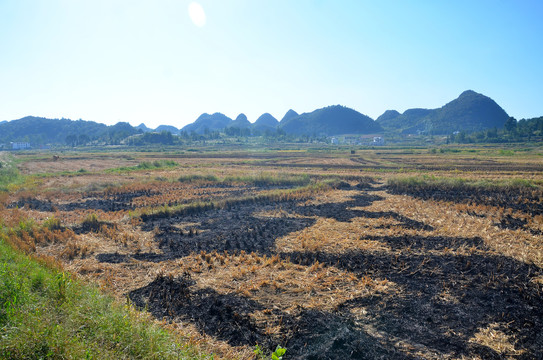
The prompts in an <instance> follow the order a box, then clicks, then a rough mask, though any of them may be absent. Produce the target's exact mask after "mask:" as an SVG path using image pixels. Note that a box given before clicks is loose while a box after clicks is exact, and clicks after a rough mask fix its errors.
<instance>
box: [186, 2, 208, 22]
mask: <svg viewBox="0 0 543 360" xmlns="http://www.w3.org/2000/svg"><path fill="white" fill-rule="evenodd" d="M189 16H190V19H191V20H192V22H193V23H194V25H196V26H198V27H202V26H204V25H205V24H206V13H205V12H204V8H203V7H202V5H200V4H198V3H197V2H194V1H193V2H191V3H190V4H189Z"/></svg>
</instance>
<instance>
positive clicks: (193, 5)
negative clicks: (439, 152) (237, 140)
mask: <svg viewBox="0 0 543 360" xmlns="http://www.w3.org/2000/svg"><path fill="white" fill-rule="evenodd" d="M542 15H543V3H541V2H538V1H516V2H512V1H511V2H499V3H497V2H495V1H478V2H469V1H457V2H451V3H443V2H431V1H420V2H415V3H406V2H401V1H382V2H369V1H368V2H366V1H324V0H302V1H296V2H292V1H286V0H281V1H276V2H273V3H269V2H263V1H250V0H232V1H228V2H225V1H211V0H208V1H205V0H202V1H184V0H177V1H174V0H161V1H157V2H146V1H124V0H123V1H121V0H116V1H115V0H114V1H106V0H100V1H94V2H87V1H82V0H71V1H67V0H51V1H39V0H36V1H31V0H28V1H24V0H23V1H16V0H7V1H3V2H1V3H0V48H1V49H3V55H4V56H2V57H0V84H2V85H1V86H0V98H1V99H2V103H1V106H0V121H1V120H14V119H18V118H21V117H24V116H27V115H33V116H40V117H47V118H62V117H64V118H70V119H73V120H76V119H80V118H81V119H84V120H91V121H96V122H100V123H105V124H108V125H111V124H115V123H117V122H119V121H124V122H129V123H130V124H132V125H134V126H137V125H139V124H140V123H145V125H147V126H148V127H150V128H155V127H157V126H158V125H172V126H175V127H177V128H182V127H183V126H184V125H187V124H189V123H192V122H194V121H195V120H196V119H197V118H198V116H200V115H201V114H202V113H209V114H212V113H215V112H221V113H223V114H225V115H226V116H228V117H230V118H232V119H235V118H236V116H237V115H239V114H240V113H244V114H245V115H246V116H247V117H248V119H249V121H251V122H254V121H256V119H257V118H258V117H259V116H260V115H262V114H263V113H266V112H268V113H270V114H272V115H273V116H274V117H275V118H277V119H278V120H281V118H282V117H283V115H284V114H285V113H286V112H287V111H288V110H289V109H293V110H295V111H296V112H298V113H304V112H310V111H313V110H315V109H317V108H322V107H325V106H330V105H336V104H341V105H344V106H348V107H350V108H353V109H355V110H357V111H359V112H361V113H363V114H365V115H368V116H370V117H371V118H373V119H376V118H377V117H378V116H379V115H381V114H382V113H383V112H384V111H386V110H390V109H394V110H397V111H399V112H403V111H405V110H406V109H409V108H414V107H421V108H430V109H433V108H438V107H441V106H443V105H444V104H446V103H447V102H449V101H451V100H453V99H455V98H457V97H458V95H460V93H462V92H463V91H465V90H474V91H476V92H478V93H482V94H484V95H486V96H489V97H490V98H492V99H493V100H495V101H496V102H497V103H498V104H499V105H500V106H502V107H503V108H504V110H505V111H506V112H507V113H508V114H509V115H511V116H514V117H516V118H517V119H520V118H531V117H536V116H541V115H543V109H542V105H541V101H540V96H541V95H540V94H541V93H543V67H542V66H541V65H540V60H539V59H541V57H542V56H541V55H543V41H541V39H540V36H541V34H543V24H541V22H540V19H541V17H542Z"/></svg>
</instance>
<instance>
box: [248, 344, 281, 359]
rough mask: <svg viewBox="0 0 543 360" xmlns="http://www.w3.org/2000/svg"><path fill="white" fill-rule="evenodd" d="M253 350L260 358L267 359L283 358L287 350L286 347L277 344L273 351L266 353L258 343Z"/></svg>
mask: <svg viewBox="0 0 543 360" xmlns="http://www.w3.org/2000/svg"><path fill="white" fill-rule="evenodd" d="M253 352H254V353H255V355H256V356H257V357H258V359H260V360H268V359H271V360H283V355H285V353H286V352H287V349H286V348H283V347H281V346H280V345H277V347H276V348H275V351H274V352H273V353H271V354H270V355H266V352H265V351H264V350H262V348H261V347H260V346H259V345H256V346H255V349H254V350H253Z"/></svg>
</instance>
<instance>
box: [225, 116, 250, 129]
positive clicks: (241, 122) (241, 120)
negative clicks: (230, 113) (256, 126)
mask: <svg viewBox="0 0 543 360" xmlns="http://www.w3.org/2000/svg"><path fill="white" fill-rule="evenodd" d="M227 126H228V127H236V128H238V129H246V128H248V127H251V123H250V122H249V120H247V116H246V115H245V114H239V115H238V117H237V118H236V120H234V121H232V122H231V123H230V124H228V125H227Z"/></svg>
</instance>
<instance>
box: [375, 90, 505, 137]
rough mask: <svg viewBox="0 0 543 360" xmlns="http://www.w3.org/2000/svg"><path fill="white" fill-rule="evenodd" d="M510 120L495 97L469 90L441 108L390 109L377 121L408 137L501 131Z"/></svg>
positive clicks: (387, 128)
mask: <svg viewBox="0 0 543 360" xmlns="http://www.w3.org/2000/svg"><path fill="white" fill-rule="evenodd" d="M508 117H509V116H508V115H507V113H506V112H505V111H504V110H503V109H502V108H501V107H500V106H499V105H498V104H496V102H495V101H494V100H492V99H491V98H489V97H487V96H484V95H482V94H479V93H476V92H475V91H472V90H467V91H464V92H463V93H462V94H460V96H459V97H458V98H457V99H455V100H453V101H451V102H449V103H447V104H446V105H444V106H443V107H441V108H439V109H409V110H406V111H405V112H404V113H403V114H400V113H398V112H397V111H395V110H387V111H385V113H384V114H383V115H381V116H379V117H378V118H377V122H378V123H379V124H380V125H381V126H382V127H383V128H385V129H386V130H388V131H394V132H402V133H404V134H415V133H420V132H423V133H428V134H451V133H453V132H455V131H464V132H474V131H481V130H484V129H490V128H494V127H496V128H501V127H503V125H504V124H505V121H506V120H507V119H508Z"/></svg>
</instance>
